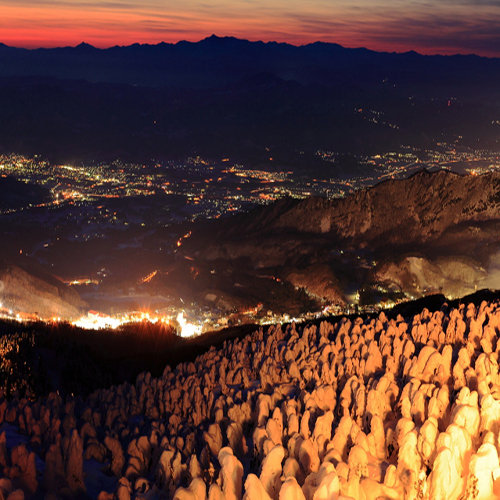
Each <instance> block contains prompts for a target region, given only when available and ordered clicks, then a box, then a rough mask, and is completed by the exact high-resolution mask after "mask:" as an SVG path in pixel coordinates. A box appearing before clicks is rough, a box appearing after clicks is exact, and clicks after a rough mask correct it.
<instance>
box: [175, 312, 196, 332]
mask: <svg viewBox="0 0 500 500" xmlns="http://www.w3.org/2000/svg"><path fill="white" fill-rule="evenodd" d="M177 323H179V328H180V331H179V335H180V336H181V337H194V336H195V335H199V334H200V333H201V326H196V325H193V324H192V323H188V322H187V321H186V319H185V318H184V313H183V312H180V313H179V314H178V315H177Z"/></svg>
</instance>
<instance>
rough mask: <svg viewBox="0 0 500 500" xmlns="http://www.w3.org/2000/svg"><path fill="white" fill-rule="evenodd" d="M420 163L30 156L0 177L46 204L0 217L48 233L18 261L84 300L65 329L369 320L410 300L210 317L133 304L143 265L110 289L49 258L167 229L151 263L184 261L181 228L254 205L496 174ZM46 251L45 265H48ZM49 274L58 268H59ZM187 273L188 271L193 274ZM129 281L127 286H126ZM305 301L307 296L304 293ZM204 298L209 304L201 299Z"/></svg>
mask: <svg viewBox="0 0 500 500" xmlns="http://www.w3.org/2000/svg"><path fill="white" fill-rule="evenodd" d="M315 155H316V156H317V157H320V158H321V159H322V160H323V161H325V162H332V163H336V162H338V161H340V160H339V155H338V154H337V153H335V152H331V151H322V150H319V151H317V152H316V154H315ZM422 156H423V154H422V152H421V151H420V152H418V151H414V150H412V149H411V148H409V147H401V150H400V151H399V152H388V153H384V154H379V155H375V156H371V157H360V158H357V161H358V163H359V164H360V165H362V167H363V169H364V171H365V172H371V173H369V174H366V175H358V176H356V177H349V178H324V179H322V178H313V179H311V178H309V179H308V178H304V177H302V176H300V175H297V174H296V173H294V171H293V170H292V169H290V168H286V167H279V166H277V165H269V166H268V169H267V170H266V169H263V168H255V167H254V168H249V167H245V166H244V165H241V164H238V163H231V162H230V161H229V160H228V159H227V158H224V159H221V160H209V159H204V158H201V157H199V156H195V157H189V158H187V159H186V160H185V161H183V162H177V161H170V162H166V163H159V162H154V163H151V164H147V165H139V164H128V163H127V164H126V163H123V162H121V161H119V160H117V161H115V162H112V163H110V164H108V163H99V164H93V165H52V164H50V163H49V162H47V161H44V160H43V159H42V158H39V157H34V158H26V157H23V156H20V155H14V154H13V155H9V156H2V157H0V175H1V176H2V177H4V178H5V177H11V178H15V179H16V180H18V181H22V182H24V183H27V184H30V185H32V184H35V185H39V186H41V187H43V188H44V189H46V190H48V192H49V193H50V196H49V197H48V198H47V199H45V200H43V201H42V202H39V203H35V204H32V203H30V204H28V205H23V206H18V207H16V208H7V209H4V210H1V211H0V215H1V216H2V217H3V219H4V220H7V221H9V220H10V221H11V222H12V224H16V221H18V220H19V221H20V220H22V219H19V217H24V216H25V215H27V214H29V215H30V218H31V219H33V220H35V221H36V220H39V221H40V224H41V225H42V226H45V227H50V228H52V230H51V232H50V233H49V232H47V233H44V232H41V233H40V234H38V235H37V238H36V240H33V242H32V243H31V246H29V245H27V246H25V248H19V253H20V254H22V255H26V256H29V257H33V258H35V259H37V260H38V261H39V262H42V263H46V262H50V258H52V259H54V260H53V262H52V264H51V265H52V267H53V268H54V270H55V271H56V273H57V274H58V275H59V276H60V277H61V280H62V281H64V282H65V283H66V284H67V285H69V286H70V287H72V288H74V289H75V290H78V292H79V293H82V292H83V297H84V298H85V299H86V300H89V298H90V300H89V302H91V303H92V306H93V308H92V309H89V312H88V313H87V314H86V315H85V314H84V315H83V316H82V317H79V318H70V321H71V322H73V323H74V324H75V325H77V326H80V327H83V328H94V329H96V328H118V327H120V326H121V325H123V324H127V323H131V322H132V323H133V322H138V321H144V320H147V321H150V322H153V323H154V322H158V321H160V322H164V323H169V324H172V325H174V326H175V328H176V329H177V331H178V333H179V334H181V335H183V336H192V335H198V334H200V333H202V332H205V331H210V330H215V329H220V328H224V327H227V326H231V325H238V324H242V323H260V324H271V323H278V322H288V321H293V320H294V321H300V320H304V319H312V318H315V317H321V316H324V315H330V314H344V313H350V312H354V311H365V312H374V311H376V310H379V309H381V308H384V307H390V306H391V305H394V304H395V303H397V302H398V301H400V300H408V299H412V298H413V297H410V296H408V297H406V296H400V297H398V298H397V299H394V300H385V301H384V302H379V303H378V304H376V305H368V306H362V305H361V304H360V302H359V293H358V294H355V293H354V294H353V295H352V297H353V298H352V299H351V301H350V303H348V304H344V305H339V304H338V303H330V302H328V301H326V302H325V301H321V307H320V308H319V309H318V310H316V311H309V312H307V314H304V315H292V314H287V313H286V312H285V313H283V312H279V313H277V312H275V311H272V310H267V309H265V308H262V305H260V307H258V306H256V307H254V306H251V307H244V308H242V307H239V308H238V307H226V308H223V309H220V308H217V307H207V305H206V304H205V305H201V304H198V303H197V302H196V301H193V300H182V298H181V297H180V296H179V297H175V296H167V297H163V299H162V300H157V301H154V300H153V299H151V298H149V299H147V300H145V301H142V302H141V300H139V301H138V300H136V299H137V298H138V297H139V298H140V297H143V298H144V297H148V296H152V295H153V294H154V291H152V290H154V283H155V282H156V280H158V279H161V278H162V276H165V275H166V274H168V272H165V271H162V270H160V268H159V267H158V268H156V269H155V268H153V269H151V266H152V265H153V264H151V265H149V267H148V266H140V265H139V266H137V267H138V268H137V269H134V274H133V275H132V274H130V272H129V273H128V276H127V279H128V280H129V281H128V283H129V285H127V286H125V285H115V284H114V282H115V281H116V280H117V276H116V271H114V270H110V268H109V266H107V265H102V266H99V265H98V266H97V267H96V264H95V263H96V262H98V261H99V258H97V259H93V260H92V264H91V265H90V266H85V265H83V264H82V266H81V268H74V267H73V264H74V263H73V261H70V262H68V263H67V265H66V267H64V266H63V265H62V263H61V262H60V260H58V259H57V257H56V255H57V249H58V248H59V247H61V248H70V249H71V248H73V247H74V245H75V244H79V245H86V246H85V248H90V249H92V250H91V251H94V250H93V249H94V247H95V246H96V245H99V244H100V243H99V242H103V244H108V242H110V241H112V242H113V247H114V248H116V250H119V251H122V252H127V251H130V252H132V251H133V250H134V249H137V248H142V247H144V246H145V245H152V243H149V239H151V238H152V236H151V235H152V234H153V233H154V231H156V230H157V229H158V228H160V229H163V230H166V231H170V230H171V234H170V233H169V234H170V236H168V237H165V238H164V239H163V240H161V241H159V242H158V243H154V245H156V246H155V247H154V249H153V252H154V255H160V256H161V255H166V254H168V255H172V256H174V257H175V255H178V256H179V257H180V258H183V259H187V260H190V259H191V257H190V256H189V255H187V254H182V253H178V252H182V248H183V242H184V241H185V240H186V239H187V238H189V237H190V235H191V231H190V230H188V229H189V226H186V224H189V223H191V222H192V221H196V220H200V219H201V220H203V219H217V218H220V217H223V216H226V215H228V214H233V213H237V212H243V211H248V210H250V209H251V208H252V207H255V206H257V205H259V204H268V203H269V202H272V201H274V200H277V199H280V198H284V197H294V198H306V197H309V196H319V197H325V198H339V197H344V196H345V195H347V194H348V193H350V192H352V191H355V190H357V189H361V188H364V187H369V186H372V185H374V184H376V183H378V182H381V181H383V180H386V179H390V178H392V179H394V178H397V179H399V178H404V177H408V176H410V175H412V174H413V173H415V172H416V171H418V170H421V169H422V168H427V169H428V170H431V171H432V170H441V169H446V170H454V171H457V172H460V173H469V174H472V175H480V174H483V173H486V172H489V171H493V170H498V169H500V153H498V152H489V151H472V150H458V149H456V148H455V147H454V146H453V145H449V144H444V143H443V144H438V149H437V150H432V151H431V150H429V151H425V157H426V158H425V159H422ZM271 160H272V159H271ZM270 163H272V162H270ZM271 166H272V167H273V168H272V169H271ZM88 245H91V246H90V247H89V246H88ZM92 245H93V246H92ZM75 248H76V247H75ZM50 252H53V253H54V255H55V256H52V257H51V255H50ZM175 258H177V257H175ZM89 260H90V258H89ZM82 262H83V261H82ZM57 266H61V267H60V269H58V268H57ZM92 266H93V267H92ZM194 269H195V268H193V270H192V272H196V273H197V272H198V271H196V270H194ZM72 270H73V271H72ZM213 272H215V271H213ZM193 276H194V278H195V277H196V275H193ZM130 279H132V280H133V284H132V285H130ZM113 280H114V281H113ZM110 284H113V285H112V286H110ZM118 286H119V288H118ZM148 286H153V289H147V288H145V287H148ZM379 291H380V294H381V295H382V296H383V295H384V293H385V295H387V290H383V289H380V290H379ZM307 293H309V294H310V295H311V297H313V294H311V293H310V292H307ZM104 297H107V298H109V297H112V298H113V299H116V300H117V301H119V302H120V303H121V304H122V305H121V307H120V308H118V307H114V308H108V310H107V311H106V312H104V311H101V310H94V309H95V308H96V307H97V306H96V303H97V304H100V303H102V299H103V298H104ZM207 297H208V298H209V299H210V294H208V295H207ZM313 298H314V297H313ZM153 302H155V303H154V304H153ZM138 304H139V307H138ZM14 309H15V308H14ZM117 309H119V310H117ZM1 313H2V316H3V317H6V318H13V319H29V318H34V317H35V318H40V319H45V320H47V319H51V320H52V319H54V318H43V317H41V316H40V315H36V314H35V315H34V314H33V311H22V310H14V311H12V310H9V309H5V308H3V309H2V310H1ZM55 319H57V318H55ZM68 319H69V318H66V320H68Z"/></svg>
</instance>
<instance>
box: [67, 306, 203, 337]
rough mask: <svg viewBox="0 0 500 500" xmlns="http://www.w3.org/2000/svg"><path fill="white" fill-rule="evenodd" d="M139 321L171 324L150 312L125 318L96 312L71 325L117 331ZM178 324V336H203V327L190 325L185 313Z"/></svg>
mask: <svg viewBox="0 0 500 500" xmlns="http://www.w3.org/2000/svg"><path fill="white" fill-rule="evenodd" d="M139 321H148V322H150V323H153V324H156V323H164V324H170V320H169V318H167V317H164V316H157V315H152V314H150V313H149V312H141V313H134V314H130V315H124V316H123V317H113V316H107V315H105V314H101V313H97V312H95V311H92V312H90V313H89V314H88V315H87V316H82V317H81V318H80V319H78V320H76V321H73V322H72V323H71V324H72V325H74V326H77V327H79V328H84V329H86V330H103V329H113V330H115V329H116V328H118V327H120V326H122V325H126V324H130V323H137V322H139ZM177 322H178V324H179V332H178V334H179V335H180V336H181V337H193V336H195V335H200V334H201V331H202V326H201V325H194V324H192V323H188V322H187V321H186V319H185V318H184V312H180V313H179V314H178V315H177Z"/></svg>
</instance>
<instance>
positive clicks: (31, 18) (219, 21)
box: [0, 0, 500, 57]
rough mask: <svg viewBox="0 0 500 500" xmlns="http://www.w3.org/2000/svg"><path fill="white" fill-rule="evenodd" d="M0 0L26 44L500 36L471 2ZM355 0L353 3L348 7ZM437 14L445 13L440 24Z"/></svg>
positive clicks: (419, 42)
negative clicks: (450, 5)
mask: <svg viewBox="0 0 500 500" xmlns="http://www.w3.org/2000/svg"><path fill="white" fill-rule="evenodd" d="M4 2H5V0H3V2H2V0H0V4H1V5H2V17H1V18H0V42H2V43H4V44H6V45H9V46H12V47H22V48H28V49H33V48H53V47H68V46H71V47H74V46H76V45H78V44H80V43H81V42H85V43H88V44H90V45H93V46H94V47H97V48H109V47H113V46H117V45H118V46H127V45H132V44H134V43H139V44H158V43H160V42H166V43H177V42H178V41H181V40H185V41H190V42H198V41H200V40H202V39H204V38H206V37H209V36H210V35H212V34H213V33H215V34H217V35H218V36H234V37H236V38H240V39H247V40H250V41H264V42H271V41H275V42H279V43H289V44H292V45H306V44H309V43H314V42H317V41H322V42H328V43H338V44H340V45H342V46H344V47H348V48H358V47H366V48H368V49H371V50H376V51H381V52H407V51H410V50H415V51H416V52H419V53H421V54H443V55H450V54H470V53H475V54H478V55H484V56H489V57H498V56H500V46H496V45H498V44H496V45H495V43H493V42H492V41H494V40H495V36H496V39H498V34H497V31H498V30H497V28H495V27H492V24H491V23H492V21H494V20H495V18H494V17H491V19H489V18H488V17H487V15H485V14H488V11H487V10H484V9H483V11H482V12H481V14H482V15H479V14H478V15H477V18H476V19H474V16H471V17H470V18H469V19H467V21H468V23H467V24H466V23H464V22H463V19H462V18H467V16H465V17H464V14H466V13H467V12H469V11H470V12H469V14H470V13H471V12H472V10H471V8H470V6H469V7H467V9H469V10H467V9H466V8H465V7H461V8H455V10H454V11H447V10H445V7H443V2H441V5H439V2H438V3H436V6H435V12H434V14H433V15H432V16H431V15H430V13H428V12H426V11H424V10H422V9H420V10H418V9H417V7H409V6H404V5H405V4H404V2H401V1H396V2H395V3H396V4H399V8H397V9H394V10H391V8H390V6H389V3H388V2H387V1H386V0H381V3H380V6H378V7H375V6H373V5H370V4H369V3H368V2H367V0H355V1H354V2H353V4H352V5H351V6H346V5H336V4H335V5H331V6H325V4H323V3H321V2H318V1H316V0H312V2H311V3H310V4H307V5H306V6H303V5H302V6H297V5H295V6H291V7H290V9H289V10H285V9H284V8H283V7H282V6H280V4H279V3H276V1H273V0H271V1H270V4H269V5H268V6H266V8H267V9H266V10H265V11H261V10H260V9H259V8H258V5H257V6H252V5H250V4H245V5H243V4H227V5H226V4H225V3H224V2H223V3H222V4H220V5H214V6H212V5H206V4H197V3H196V0H188V1H187V3H186V6H185V7H182V8H181V7H165V6H163V5H161V4H158V2H157V1H156V0H151V1H150V2H149V3H148V5H147V6H144V7H142V6H140V5H136V4H131V3H130V4H129V3H128V2H127V0H124V2H123V3H122V4H120V5H118V4H117V5H115V4H112V3H111V4H106V3H104V4H94V3H93V1H92V0H90V1H89V2H87V3H85V4H79V3H78V2H76V0H73V1H72V0H66V1H63V0H61V1H60V2H58V3H57V4H56V7H47V6H43V5H36V4H35V5H36V6H32V4H29V3H28V4H23V3H21V4H20V5H19V4H18V5H14V6H13V5H4V4H3V3H4ZM257 3H258V2H257ZM356 7H358V10H353V9H354V8H356ZM360 7H363V8H360ZM410 8H411V9H414V10H410ZM486 8H487V7H485V9H486ZM477 10H481V9H480V8H478V9H477ZM450 12H451V13H450ZM472 13H473V12H472ZM450 16H452V18H451V19H450ZM453 16H454V17H453ZM440 19H442V20H446V22H444V21H443V22H442V23H441V24H442V26H441V25H440V21H439V20H440ZM495 30H496V31H495Z"/></svg>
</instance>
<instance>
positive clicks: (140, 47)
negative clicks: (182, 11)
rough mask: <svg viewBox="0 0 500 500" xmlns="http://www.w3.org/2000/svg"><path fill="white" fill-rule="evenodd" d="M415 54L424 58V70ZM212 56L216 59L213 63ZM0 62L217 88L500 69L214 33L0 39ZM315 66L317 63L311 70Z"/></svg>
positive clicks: (10, 71)
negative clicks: (93, 41) (117, 42)
mask: <svg viewBox="0 0 500 500" xmlns="http://www.w3.org/2000/svg"><path fill="white" fill-rule="evenodd" d="M415 59H418V65H417V66H418V71H417V68H416V67H415ZM214 61H217V64H213V62H214ZM0 63H1V65H0V76H15V75H24V76H35V75H42V76H53V77H57V78H63V79H84V80H87V81H91V82H112V83H127V84H137V85H144V86H159V87H161V86H172V85H173V86H175V87H193V88H214V87H217V86H222V85H227V84H229V83H233V82H234V81H236V80H238V79H240V78H243V77H245V76H248V75H250V74H255V73H263V72H271V73H273V74H274V75H275V76H277V77H279V78H282V79H285V80H297V81H298V82H299V83H303V84H306V83H322V84H328V83H329V82H336V81H337V82H338V81H349V80H353V79H354V80H355V82H361V83H362V82H363V78H361V74H363V76H364V80H366V79H367V78H368V79H369V80H379V81H380V82H381V81H382V80H383V79H384V78H390V79H391V80H394V83H398V84H401V83H404V84H407V83H410V82H411V81H412V79H415V80H417V81H418V80H419V79H422V78H424V79H427V80H429V81H439V80H440V79H444V78H451V80H452V81H455V82H460V81H464V79H467V78H468V79H470V78H472V81H475V82H481V81H482V80H481V78H483V77H484V76H485V74H488V73H490V78H491V77H492V76H494V75H499V74H500V59H498V58H488V57H482V56H475V55H454V56H440V55H422V54H418V53H416V52H413V51H410V52H402V53H396V52H377V51H374V50H370V49H366V48H363V47H360V48H346V47H343V46H341V45H339V44H336V43H326V42H314V43H310V44H306V45H300V46H295V45H292V44H289V43H276V42H262V41H249V40H244V39H239V38H234V37H217V36H216V35H212V36H210V37H207V38H205V39H203V40H200V41H198V42H187V41H179V42H177V43H165V42H160V43H158V44H132V45H128V46H114V47H109V48H103V49H101V48H97V47H94V46H92V45H90V44H88V43H86V42H82V43H80V44H79V45H77V46H76V47H56V48H37V49H25V48H17V47H10V46H7V45H5V44H0ZM313 67H316V68H319V69H317V71H316V72H310V71H307V69H308V68H313ZM366 70H368V73H366ZM469 70H474V71H473V72H472V73H471V72H470V71H469ZM491 73H493V75H491ZM467 75H468V76H467ZM471 75H472V76H471Z"/></svg>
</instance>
